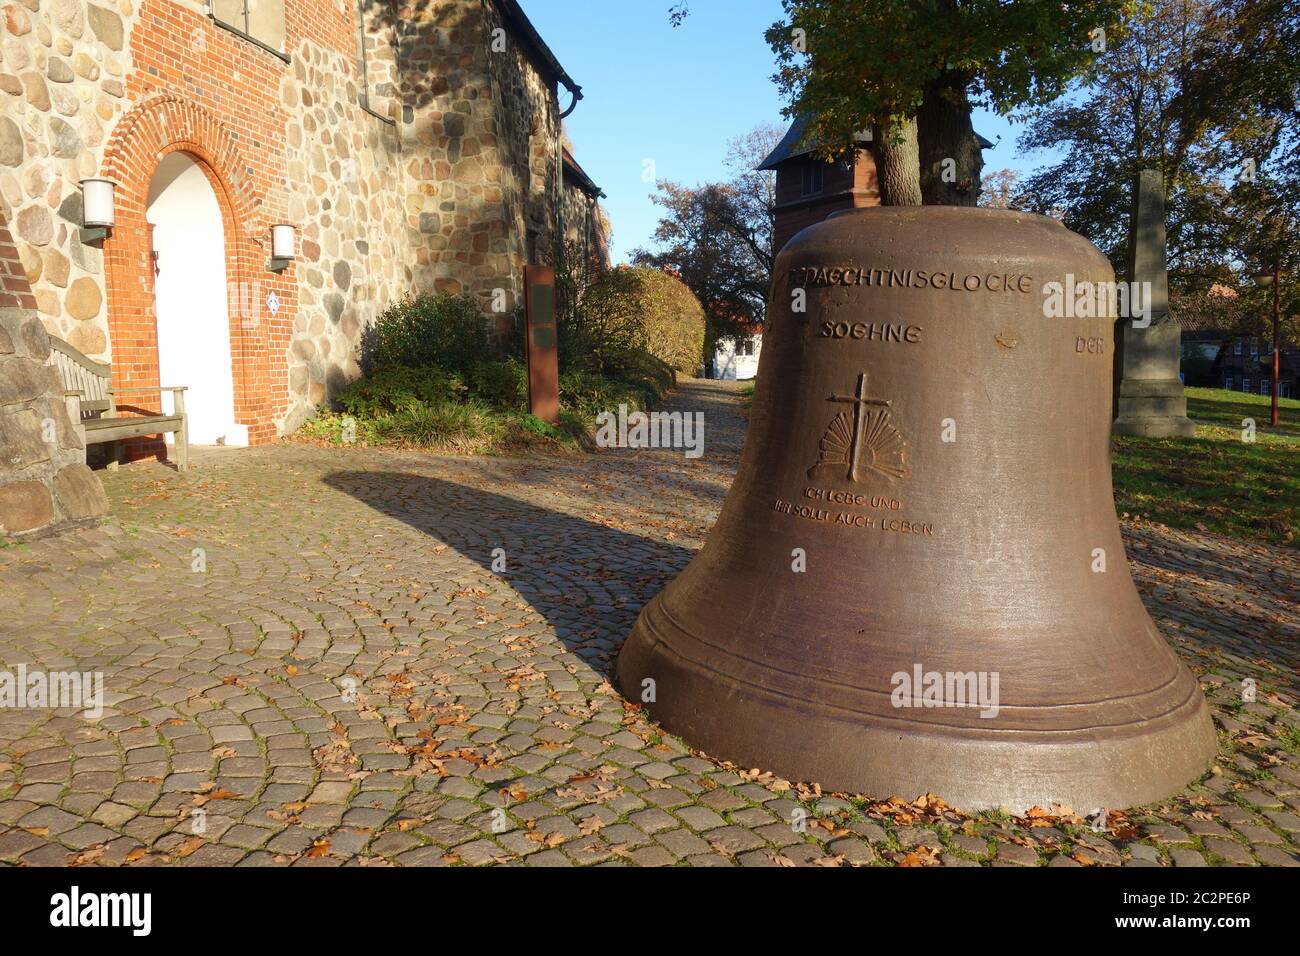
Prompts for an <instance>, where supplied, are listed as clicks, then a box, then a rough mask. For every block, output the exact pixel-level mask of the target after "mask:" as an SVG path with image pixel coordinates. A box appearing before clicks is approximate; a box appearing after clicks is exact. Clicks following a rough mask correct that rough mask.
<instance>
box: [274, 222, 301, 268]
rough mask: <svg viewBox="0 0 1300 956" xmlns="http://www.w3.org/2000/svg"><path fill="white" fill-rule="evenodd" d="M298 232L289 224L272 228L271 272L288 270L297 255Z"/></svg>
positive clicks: (280, 224) (281, 224) (279, 224)
mask: <svg viewBox="0 0 1300 956" xmlns="http://www.w3.org/2000/svg"><path fill="white" fill-rule="evenodd" d="M297 234H298V230H297V229H296V228H295V227H293V226H290V225H288V224H287V223H278V224H277V225H274V226H272V227H271V270H272V271H273V272H281V271H283V270H284V269H286V268H288V266H289V263H290V262H292V261H293V259H294V256H295V255H296V254H297V248H296V246H297Z"/></svg>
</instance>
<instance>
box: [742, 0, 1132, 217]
mask: <svg viewBox="0 0 1300 956" xmlns="http://www.w3.org/2000/svg"><path fill="white" fill-rule="evenodd" d="M782 2H783V7H784V11H785V17H784V19H782V20H780V21H778V22H777V23H775V24H773V25H772V26H771V27H770V28H769V29H768V31H767V34H766V36H767V40H768V43H769V44H770V45H771V47H772V49H773V51H774V52H775V54H776V57H777V67H778V69H777V73H776V75H775V77H774V79H775V80H776V82H777V84H778V85H779V87H780V89H781V91H782V93H783V94H784V95H785V96H786V97H787V99H788V100H789V102H790V105H789V106H788V107H787V108H786V115H788V116H804V117H806V118H807V120H808V133H807V135H808V141H809V142H811V143H817V144H823V145H820V146H819V151H821V152H822V153H823V155H825V156H827V157H833V156H835V155H838V154H840V153H842V152H843V151H845V150H847V149H850V148H852V147H853V146H854V145H855V144H856V143H857V142H858V138H859V137H860V136H861V135H862V134H866V133H869V134H870V137H871V138H870V148H871V151H872V153H873V155H874V157H875V160H876V169H877V177H878V180H879V183H880V195H881V202H882V203H884V204H885V205H921V204H922V203H923V202H924V203H926V204H931V205H970V206H973V205H975V203H976V201H977V199H978V195H979V185H980V171H981V168H982V166H983V159H982V157H981V156H980V149H979V143H978V140H977V139H976V137H975V131H974V129H973V128H972V126H971V119H970V114H971V109H972V105H973V104H983V105H988V106H991V107H992V108H994V109H996V110H998V111H1000V112H1003V113H1009V112H1010V111H1012V110H1013V109H1017V108H1020V107H1023V106H1026V105H1033V104H1039V103H1044V102H1048V101H1050V100H1052V99H1054V98H1055V97H1056V96H1058V95H1059V94H1060V93H1061V92H1062V90H1063V89H1064V87H1065V85H1066V84H1067V83H1068V82H1069V81H1070V79H1071V78H1073V77H1074V76H1075V75H1077V74H1078V73H1079V72H1080V71H1081V70H1083V69H1084V68H1086V66H1087V65H1088V63H1089V62H1090V61H1091V59H1092V58H1093V56H1094V55H1095V52H1096V50H1095V48H1096V47H1098V46H1099V45H1100V44H1102V43H1105V42H1109V41H1110V40H1112V39H1113V38H1114V37H1115V36H1116V35H1117V33H1118V30H1119V23H1120V19H1121V15H1122V14H1123V13H1124V11H1125V10H1126V9H1128V8H1129V7H1130V5H1131V3H1130V0H1017V2H1014V3H1008V2H1005V0H782Z"/></svg>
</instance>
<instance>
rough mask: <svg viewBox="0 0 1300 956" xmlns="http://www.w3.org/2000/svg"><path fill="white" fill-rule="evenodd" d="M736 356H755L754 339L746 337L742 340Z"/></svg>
mask: <svg viewBox="0 0 1300 956" xmlns="http://www.w3.org/2000/svg"><path fill="white" fill-rule="evenodd" d="M736 354H737V355H753V354H754V340H753V339H752V338H750V337H749V336H745V337H744V338H743V339H741V340H740V345H739V348H737V349H736Z"/></svg>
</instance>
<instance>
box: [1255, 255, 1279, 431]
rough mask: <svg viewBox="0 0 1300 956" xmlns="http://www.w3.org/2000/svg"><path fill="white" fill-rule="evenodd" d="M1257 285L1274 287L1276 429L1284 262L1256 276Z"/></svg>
mask: <svg viewBox="0 0 1300 956" xmlns="http://www.w3.org/2000/svg"><path fill="white" fill-rule="evenodd" d="M1255 283H1256V284H1257V285H1259V286H1260V287H1261V288H1263V287H1265V286H1268V285H1272V286H1273V388H1272V390H1271V391H1272V393H1273V396H1272V398H1273V415H1272V419H1271V423H1272V425H1273V426H1274V427H1276V426H1277V424H1278V406H1277V393H1278V390H1279V389H1280V387H1281V380H1282V337H1281V324H1282V300H1281V287H1282V261H1281V259H1280V258H1274V259H1273V270H1272V271H1271V272H1268V271H1265V272H1261V273H1260V274H1259V275H1257V276H1255Z"/></svg>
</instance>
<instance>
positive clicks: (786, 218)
mask: <svg viewBox="0 0 1300 956" xmlns="http://www.w3.org/2000/svg"><path fill="white" fill-rule="evenodd" d="M808 162H811V160H797V161H794V162H790V163H787V164H785V165H784V166H782V167H781V168H780V169H779V170H777V174H776V202H777V210H776V222H775V225H774V227H773V237H772V242H773V251H774V252H780V251H781V249H782V248H783V247H784V246H785V244H786V243H787V242H789V241H790V240H791V239H792V238H794V236H795V234H796V233H798V232H799V231H800V230H802V229H806V228H807V227H809V226H812V225H815V224H816V223H819V222H821V221H823V220H824V219H825V218H826V217H827V216H829V215H830V214H831V213H834V212H839V211H841V210H844V209H861V208H863V207H866V206H879V205H880V190H879V188H878V186H877V183H876V163H875V161H874V160H873V159H872V158H871V154H870V153H868V152H866V151H865V150H861V151H859V153H858V157H857V161H856V162H855V163H854V164H853V166H852V167H851V169H845V168H844V167H843V166H842V165H840V164H838V163H837V164H833V165H828V166H826V169H825V172H824V174H823V181H822V191H821V194H820V195H817V196H808V197H806V198H805V197H803V196H801V195H800V193H801V190H802V181H803V167H804V166H805V165H806V164H807V163H808Z"/></svg>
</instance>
